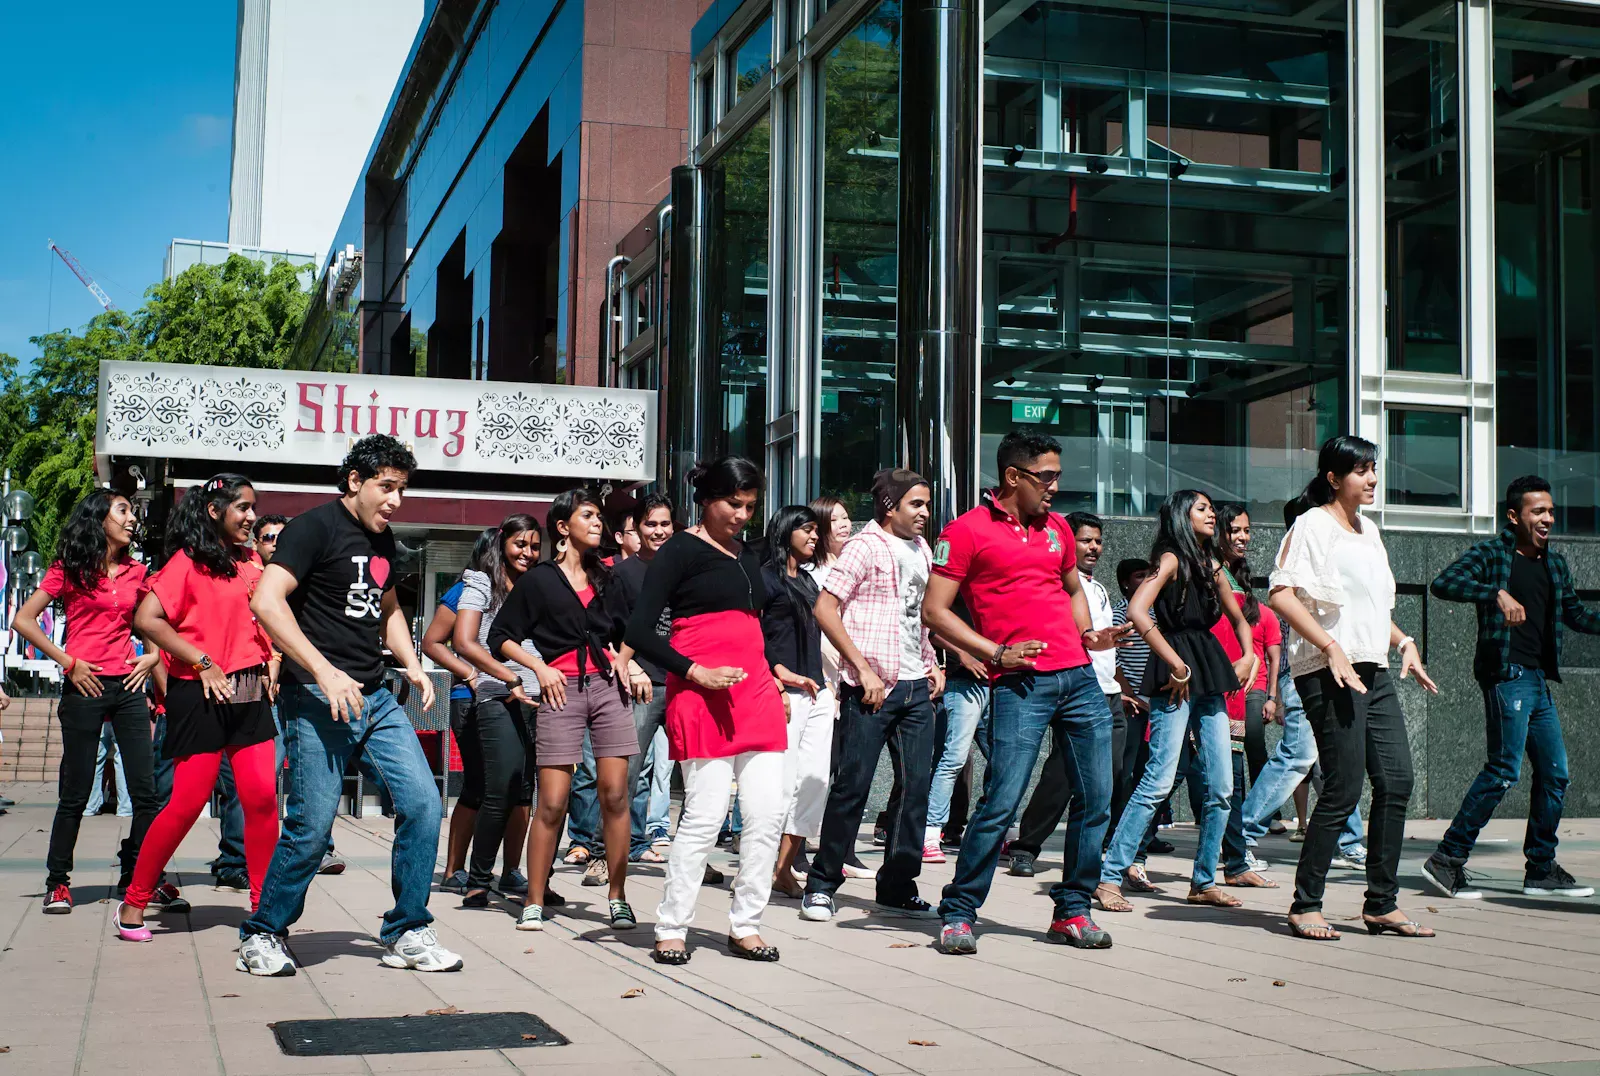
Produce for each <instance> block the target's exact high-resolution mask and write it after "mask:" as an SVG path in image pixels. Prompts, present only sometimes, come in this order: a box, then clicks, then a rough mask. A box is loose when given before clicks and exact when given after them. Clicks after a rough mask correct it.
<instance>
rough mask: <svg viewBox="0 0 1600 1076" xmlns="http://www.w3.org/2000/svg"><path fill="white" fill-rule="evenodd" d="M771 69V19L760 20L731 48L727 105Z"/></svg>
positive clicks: (731, 104) (753, 86)
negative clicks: (731, 67)
mask: <svg viewBox="0 0 1600 1076" xmlns="http://www.w3.org/2000/svg"><path fill="white" fill-rule="evenodd" d="M771 70H772V20H771V19H770V18H768V19H764V20H762V23H761V25H760V26H757V27H756V28H755V29H754V30H751V31H750V33H748V34H747V35H745V38H744V40H743V41H741V42H739V44H738V46H737V47H736V48H735V49H734V50H733V70H732V71H731V72H730V76H731V77H730V78H729V79H728V89H729V93H730V96H729V98H728V107H730V108H732V107H733V105H734V104H735V102H737V101H738V100H739V98H741V97H743V96H744V95H745V94H747V93H749V92H750V91H751V90H753V89H754V88H755V87H757V86H759V85H761V80H762V79H764V78H766V77H767V72H769V71H771Z"/></svg>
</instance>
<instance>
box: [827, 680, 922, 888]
mask: <svg viewBox="0 0 1600 1076" xmlns="http://www.w3.org/2000/svg"><path fill="white" fill-rule="evenodd" d="M836 724H838V725H842V726H843V727H844V735H843V737H842V739H841V740H840V741H839V747H840V751H839V755H838V759H837V765H836V766H835V768H834V775H833V787H832V788H830V789H829V790H828V807H827V810H826V811H825V812H824V813H823V816H822V836H821V838H820V839H819V842H818V847H817V854H816V855H815V856H813V857H812V859H811V872H810V874H809V875H808V876H807V879H806V891H807V892H808V893H832V892H833V891H834V890H836V889H838V888H839V886H840V885H841V884H843V882H844V863H845V859H846V857H848V856H849V855H850V853H851V852H852V851H854V850H855V844H856V834H857V832H858V831H859V830H860V828H861V816H862V814H863V813H864V812H865V811H866V808H867V796H868V794H870V793H871V791H872V777H873V774H874V772H876V770H877V768H878V756H879V755H881V754H882V753H883V749H884V747H885V745H887V746H888V748H889V761H890V762H891V763H892V764H893V766H894V771H895V776H896V778H897V780H898V783H899V784H900V786H901V788H902V789H903V791H902V793H901V795H900V797H899V799H898V801H896V802H894V803H892V804H891V806H892V807H893V813H891V814H890V816H889V818H888V820H887V822H888V825H887V827H886V828H887V829H888V830H889V841H888V846H887V848H886V849H885V851H884V857H883V867H882V869H880V870H879V871H878V899H879V900H881V901H886V902H890V903H899V902H901V901H904V900H909V899H910V898H912V897H914V896H916V895H917V875H919V874H921V873H922V836H923V829H924V827H925V826H926V825H927V821H928V786H929V785H930V784H931V783H932V782H933V744H934V724H935V722H934V717H933V701H932V700H931V699H930V698H929V697H928V681H926V680H917V681H914V682H909V681H906V680H901V681H899V682H898V683H897V684H895V686H894V687H893V689H891V690H890V691H889V693H888V695H887V696H886V697H885V698H884V700H883V705H882V706H880V707H878V708H877V709H876V710H868V709H867V708H866V707H865V706H864V705H862V702H861V689H860V688H859V687H852V686H850V685H849V684H843V685H841V686H840V688H839V720H838V722H836Z"/></svg>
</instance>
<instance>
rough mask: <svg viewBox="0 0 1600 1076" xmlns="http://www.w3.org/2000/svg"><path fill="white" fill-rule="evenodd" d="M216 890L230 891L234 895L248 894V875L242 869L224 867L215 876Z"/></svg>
mask: <svg viewBox="0 0 1600 1076" xmlns="http://www.w3.org/2000/svg"><path fill="white" fill-rule="evenodd" d="M216 879H217V888H218V889H231V890H233V891H234V892H235V893H248V892H250V875H249V874H248V873H246V872H245V870H244V868H243V867H224V868H222V869H221V870H219V871H218V872H217V874H216Z"/></svg>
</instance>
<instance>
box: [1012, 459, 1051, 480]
mask: <svg viewBox="0 0 1600 1076" xmlns="http://www.w3.org/2000/svg"><path fill="white" fill-rule="evenodd" d="M1011 466H1012V469H1013V470H1018V471H1021V472H1022V473H1023V474H1025V475H1027V476H1028V477H1029V478H1031V479H1033V480H1034V481H1035V482H1037V483H1039V484H1040V485H1041V486H1053V485H1055V484H1056V483H1057V482H1059V481H1060V480H1061V472H1060V471H1030V470H1028V468H1026V467H1023V466H1021V465H1019V464H1015V463H1013V464H1012V465H1011Z"/></svg>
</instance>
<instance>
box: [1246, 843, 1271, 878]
mask: <svg viewBox="0 0 1600 1076" xmlns="http://www.w3.org/2000/svg"><path fill="white" fill-rule="evenodd" d="M1244 861H1245V862H1246V863H1247V864H1249V866H1250V869H1251V870H1253V871H1255V872H1256V873H1257V874H1261V873H1263V872H1264V871H1266V870H1267V869H1268V868H1269V867H1271V866H1272V864H1270V863H1268V862H1267V861H1266V860H1264V859H1262V858H1261V857H1260V856H1258V855H1256V853H1255V850H1254V849H1251V848H1246V849H1245V851H1244Z"/></svg>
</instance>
